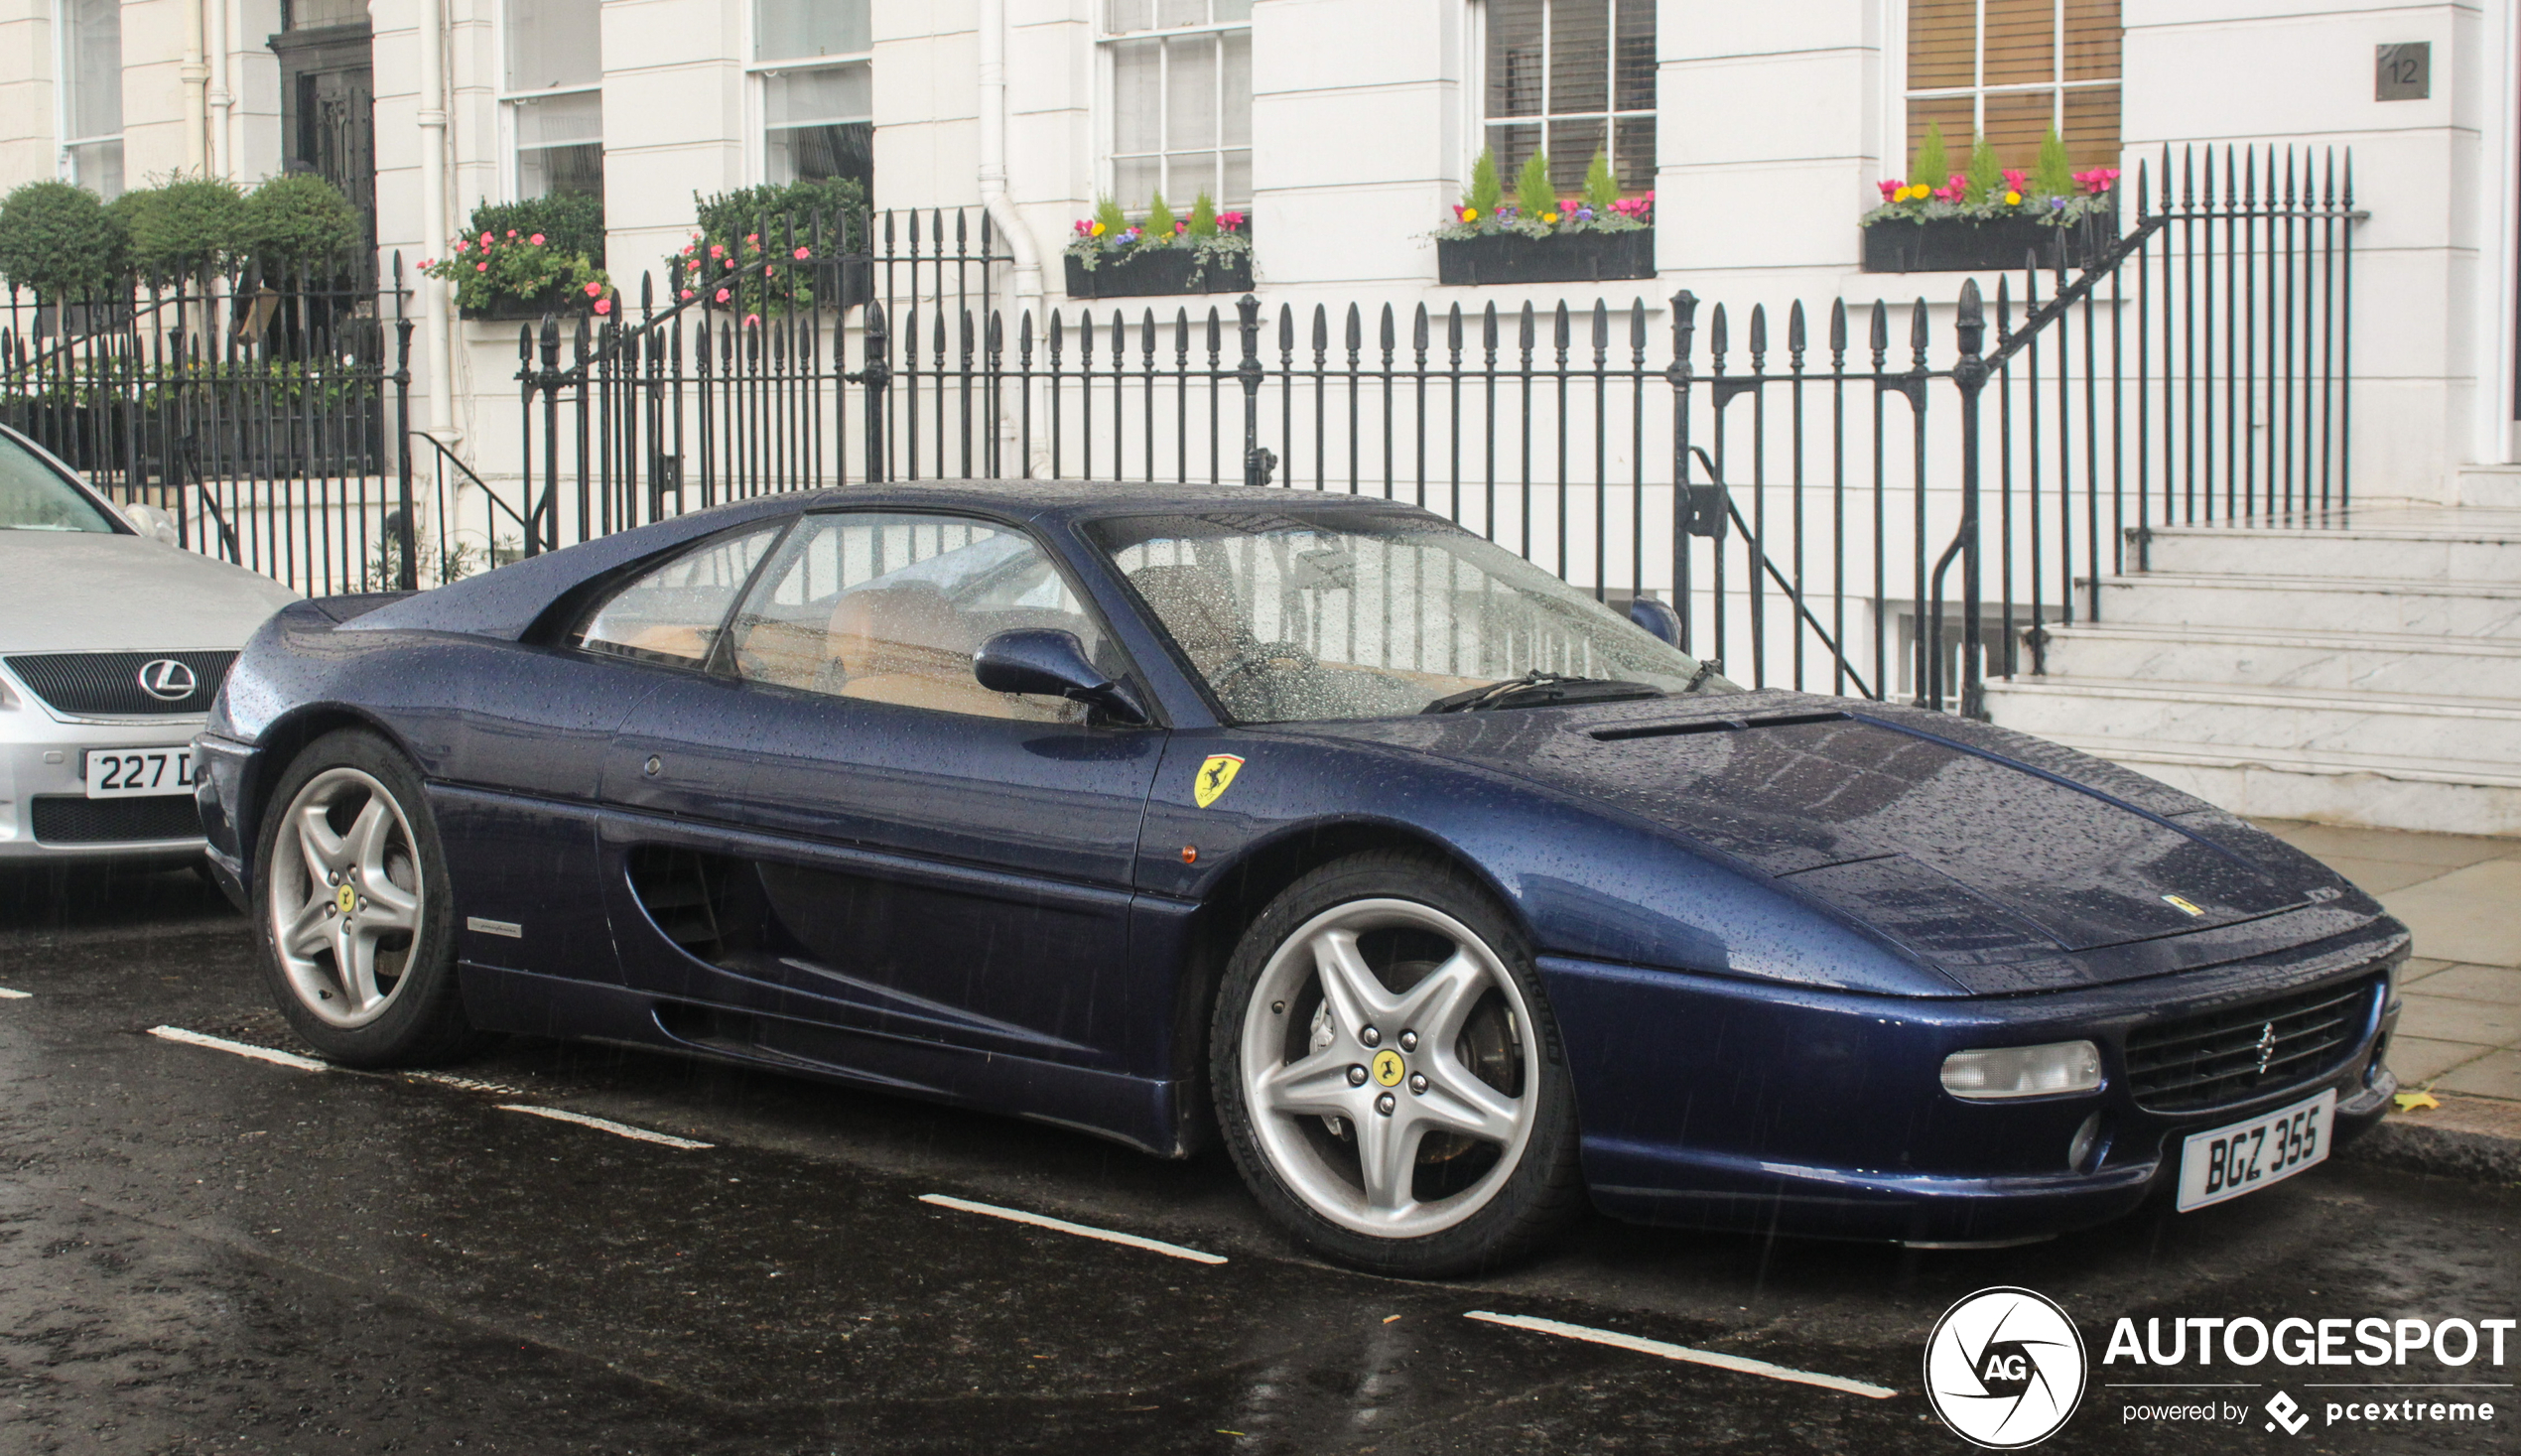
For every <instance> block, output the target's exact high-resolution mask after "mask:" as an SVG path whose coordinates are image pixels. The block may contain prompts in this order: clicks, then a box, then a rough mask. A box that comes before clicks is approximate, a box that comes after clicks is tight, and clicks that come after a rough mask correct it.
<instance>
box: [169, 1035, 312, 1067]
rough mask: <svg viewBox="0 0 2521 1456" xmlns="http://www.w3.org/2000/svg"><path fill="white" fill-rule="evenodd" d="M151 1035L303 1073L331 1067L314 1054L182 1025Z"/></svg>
mask: <svg viewBox="0 0 2521 1456" xmlns="http://www.w3.org/2000/svg"><path fill="white" fill-rule="evenodd" d="M149 1034H150V1035H151V1036H159V1037H164V1038H165V1039H167V1040H168V1041H180V1042H182V1043H184V1044H185V1045H186V1046H205V1047H208V1048H209V1049H210V1050H212V1051H223V1052H226V1053H227V1054H228V1055H230V1056H236V1057H252V1058H253V1059H254V1060H255V1061H258V1062H269V1063H271V1064H272V1065H273V1066H275V1067H295V1068H297V1069H298V1070H299V1071H301V1072H330V1071H332V1063H331V1062H319V1061H317V1060H316V1059H315V1058H313V1057H302V1056H300V1055H298V1054H297V1053H296V1052H285V1051H274V1050H273V1049H272V1048H270V1047H267V1046H255V1045H253V1044H252V1043H250V1042H243V1041H230V1040H228V1039H227V1038H226V1037H224V1036H204V1035H203V1034H201V1033H200V1032H199V1031H187V1030H185V1029H184V1028H183V1027H181V1026H152V1027H150V1028H149Z"/></svg>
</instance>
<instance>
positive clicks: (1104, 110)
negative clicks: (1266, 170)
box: [1092, 0, 1259, 216]
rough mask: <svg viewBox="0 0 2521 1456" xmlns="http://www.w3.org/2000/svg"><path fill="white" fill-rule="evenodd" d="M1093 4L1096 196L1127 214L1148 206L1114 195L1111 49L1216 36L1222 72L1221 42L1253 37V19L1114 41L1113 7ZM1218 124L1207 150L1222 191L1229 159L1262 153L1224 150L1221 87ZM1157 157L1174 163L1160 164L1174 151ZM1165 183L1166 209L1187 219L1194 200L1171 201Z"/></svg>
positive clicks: (1115, 70)
mask: <svg viewBox="0 0 2521 1456" xmlns="http://www.w3.org/2000/svg"><path fill="white" fill-rule="evenodd" d="M1092 3H1093V5H1094V63H1095V64H1094V70H1095V107H1094V113H1095V143H1094V159H1095V193H1096V195H1097V196H1099V197H1108V198H1111V199H1114V200H1116V201H1118V202H1119V203H1120V204H1121V205H1122V206H1123V207H1124V208H1128V207H1132V206H1142V205H1144V203H1145V200H1146V199H1143V198H1138V199H1130V198H1124V197H1121V196H1120V195H1119V193H1118V192H1116V191H1115V189H1116V188H1118V186H1119V185H1120V160H1119V158H1120V154H1119V153H1118V152H1117V151H1116V150H1115V143H1116V142H1117V140H1118V132H1119V129H1120V121H1121V110H1120V104H1121V101H1120V81H1119V65H1118V63H1117V62H1116V61H1115V59H1114V49H1113V48H1114V47H1116V46H1119V45H1120V44H1122V43H1123V42H1127V41H1156V40H1164V41H1169V40H1172V39H1174V38H1175V37H1179V36H1216V37H1219V38H1220V40H1219V42H1218V55H1219V57H1220V61H1219V67H1220V69H1221V70H1222V68H1223V66H1224V62H1223V59H1222V58H1223V56H1224V53H1225V43H1224V40H1223V39H1222V38H1223V37H1225V36H1229V35H1232V34H1233V33H1235V32H1237V31H1241V32H1243V33H1244V34H1245V35H1247V36H1249V35H1250V34H1251V33H1252V22H1251V21H1250V20H1249V19H1245V20H1228V21H1210V22H1209V23H1207V24H1205V25H1180V26H1149V27H1147V28H1146V29H1145V30H1142V31H1127V32H1123V33H1120V34H1117V35H1116V34H1114V33H1113V32H1112V31H1111V30H1110V29H1109V24H1110V20H1111V14H1112V12H1111V9H1110V6H1109V5H1108V4H1107V0H1092ZM1169 52H1170V48H1169V47H1168V48H1167V54H1168V55H1169ZM1171 66H1172V63H1171V62H1170V61H1167V62H1166V63H1165V68H1166V70H1167V72H1169V71H1170V69H1171ZM1170 84H1171V82H1170V77H1169V74H1168V75H1167V78H1166V79H1165V81H1164V82H1162V85H1163V87H1164V88H1165V89H1166V91H1167V93H1169V87H1170ZM1159 107H1160V103H1159ZM1216 120H1217V131H1216V136H1217V141H1216V142H1215V143H1214V144H1212V145H1211V146H1210V147H1209V148H1208V150H1209V151H1210V152H1212V153H1214V154H1215V155H1216V157H1217V159H1218V161H1217V176H1218V178H1219V179H1220V181H1219V184H1218V185H1219V186H1220V187H1222V186H1224V182H1223V179H1224V177H1225V155H1226V153H1228V152H1234V151H1252V152H1257V151H1258V150H1259V149H1258V148H1257V147H1256V146H1255V145H1254V143H1253V142H1252V141H1247V142H1245V143H1244V145H1243V146H1241V147H1229V146H1227V145H1225V135H1226V88H1225V87H1224V86H1223V85H1222V84H1221V85H1219V86H1218V87H1217V117H1216ZM1161 122H1162V118H1160V117H1159V118H1158V123H1159V125H1160V124H1161ZM1129 155H1131V156H1137V155H1141V154H1138V153H1131V154H1129ZM1155 155H1156V157H1157V158H1158V159H1159V165H1163V166H1165V167H1167V168H1168V169H1169V167H1170V163H1169V162H1162V161H1161V159H1164V158H1168V157H1170V156H1171V153H1170V151H1168V150H1164V149H1159V150H1158V151H1157V152H1156V153H1155ZM1166 183H1167V185H1166V186H1165V187H1164V188H1163V189H1161V191H1162V192H1163V193H1164V200H1165V203H1166V205H1168V206H1170V207H1171V208H1172V209H1173V211H1174V212H1175V213H1176V214H1177V215H1182V216H1187V215H1189V212H1190V204H1191V200H1192V199H1190V198H1188V197H1180V198H1177V197H1175V196H1173V192H1172V188H1171V186H1170V178H1169V177H1168V178H1167V179H1166ZM1216 202H1217V207H1218V210H1220V211H1225V210H1227V209H1230V208H1249V207H1250V206H1251V205H1252V199H1250V198H1240V199H1236V198H1218V199H1216Z"/></svg>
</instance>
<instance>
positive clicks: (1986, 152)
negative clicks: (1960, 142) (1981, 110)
mask: <svg viewBox="0 0 2521 1456" xmlns="http://www.w3.org/2000/svg"><path fill="white" fill-rule="evenodd" d="M1991 194H1992V195H1993V196H1995V197H1998V198H2002V197H2003V196H2004V195H2005V164H2004V163H2002V162H2000V161H1998V160H1996V144H1995V143H1994V142H1991V141H1989V140H1987V138H1986V137H1984V136H1980V137H1976V138H1974V139H1972V141H1971V143H1970V148H1969V199H1970V200H1971V201H1973V202H1983V201H1986V200H1987V199H1988V197H1989V196H1990V195H1991Z"/></svg>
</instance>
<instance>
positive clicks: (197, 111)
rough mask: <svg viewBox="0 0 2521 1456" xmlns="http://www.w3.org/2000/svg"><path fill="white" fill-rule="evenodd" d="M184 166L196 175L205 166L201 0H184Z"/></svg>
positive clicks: (207, 70)
mask: <svg viewBox="0 0 2521 1456" xmlns="http://www.w3.org/2000/svg"><path fill="white" fill-rule="evenodd" d="M180 73H181V74H182V76H183V77H184V170H185V171H187V172H190V173H193V174H194V175H196V176H199V175H200V174H201V173H203V172H206V171H207V170H208V160H207V158H206V156H205V155H204V147H203V144H204V142H205V141H206V140H207V133H208V131H209V113H208V108H207V107H206V106H205V105H203V104H202V100H203V98H202V95H201V91H202V88H203V87H204V86H206V85H208V84H209V80H210V68H209V66H205V65H203V64H202V62H201V0H184V67H183V70H182V71H181V72H180Z"/></svg>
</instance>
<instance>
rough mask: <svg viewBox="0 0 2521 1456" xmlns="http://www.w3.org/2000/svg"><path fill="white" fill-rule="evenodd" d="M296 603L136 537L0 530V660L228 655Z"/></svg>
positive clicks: (194, 556)
mask: <svg viewBox="0 0 2521 1456" xmlns="http://www.w3.org/2000/svg"><path fill="white" fill-rule="evenodd" d="M297 599H298V594H297V593H295V592H292V591H290V590H289V589H288V588H286V587H283V586H281V585H280V584H279V583H278V582H275V581H273V580H271V579H270V578H269V577H263V576H257V575H255V574H254V573H252V572H249V571H246V570H244V569H243V568H241V567H232V566H229V565H227V564H226V563H224V562H216V561H212V560H210V559H209V558H208V557H205V556H201V555H199V553H196V552H191V551H186V550H183V549H182V548H180V547H174V546H169V545H166V544H165V543H163V542H160V541H155V540H152V539H150V538H148V537H145V536H121V535H114V536H108V535H104V534H102V533H101V532H87V531H76V532H72V531H0V652H185V651H216V650H221V649H233V648H238V647H242V646H244V645H245V639H246V638H248V637H250V636H252V635H253V634H254V629H255V628H256V627H259V626H261V625H262V624H263V622H264V620H265V619H266V618H268V617H269V616H270V615H271V614H272V613H273V612H274V611H277V610H279V609H280V608H281V607H283V606H286V605H288V604H289V603H290V602H292V601H295V600H297Z"/></svg>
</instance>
